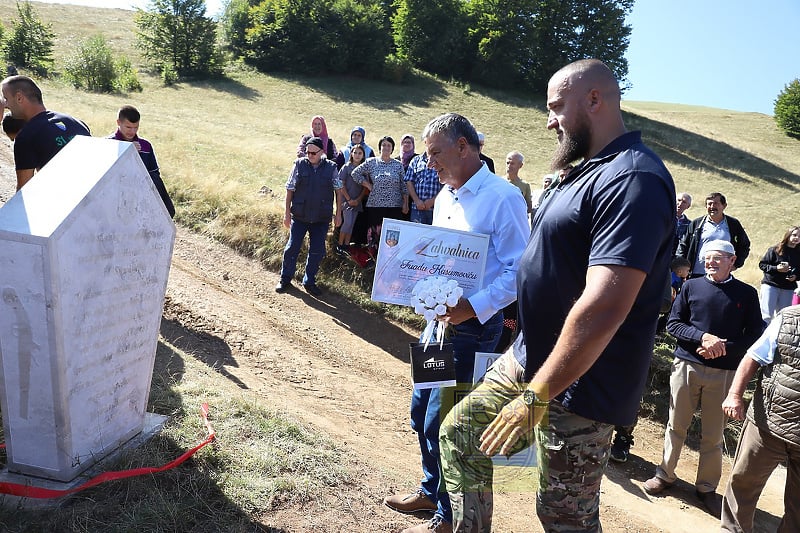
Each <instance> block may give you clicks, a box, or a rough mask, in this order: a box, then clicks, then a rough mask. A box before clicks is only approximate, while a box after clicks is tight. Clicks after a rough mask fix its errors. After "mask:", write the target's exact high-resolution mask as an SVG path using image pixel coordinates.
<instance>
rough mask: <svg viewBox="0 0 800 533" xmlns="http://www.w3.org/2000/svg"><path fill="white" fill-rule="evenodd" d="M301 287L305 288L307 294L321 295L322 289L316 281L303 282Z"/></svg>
mask: <svg viewBox="0 0 800 533" xmlns="http://www.w3.org/2000/svg"><path fill="white" fill-rule="evenodd" d="M303 288H304V289H305V290H306V292H307V293H308V294H310V295H311V296H317V297H319V296H322V289H320V288H319V287H318V286H317V284H316V283H304V284H303Z"/></svg>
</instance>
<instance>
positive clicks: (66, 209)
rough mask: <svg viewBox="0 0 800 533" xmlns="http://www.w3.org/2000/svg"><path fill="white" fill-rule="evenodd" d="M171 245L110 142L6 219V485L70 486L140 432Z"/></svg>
mask: <svg viewBox="0 0 800 533" xmlns="http://www.w3.org/2000/svg"><path fill="white" fill-rule="evenodd" d="M174 240H175V226H174V224H173V223H172V220H171V219H170V216H169V214H168V213H167V210H166V208H165V207H164V204H163V203H162V201H161V198H160V197H159V195H158V192H156V189H155V186H154V185H153V183H152V181H151V179H150V176H149V175H148V173H147V170H146V169H145V167H144V164H142V161H141V159H140V158H139V154H138V153H137V151H136V148H135V147H134V146H133V145H132V144H131V143H125V142H119V141H114V140H110V139H99V138H91V137H80V136H79V137H75V138H74V139H73V140H72V141H71V142H70V143H69V144H68V145H67V146H66V147H64V148H63V149H62V150H61V151H60V152H59V153H58V154H57V155H56V156H55V157H54V158H53V159H52V160H51V161H50V162H49V163H48V164H47V165H45V167H44V168H42V170H41V171H40V172H38V173H37V174H36V175H35V176H34V177H33V179H32V180H31V181H30V182H28V183H27V184H26V185H25V186H24V187H23V188H22V189H21V190H20V191H19V192H17V194H16V195H14V196H13V197H12V198H11V199H10V200H9V201H8V202H7V203H6V204H5V205H4V206H3V207H2V208H1V209H0V407H1V408H2V413H1V414H0V416H2V419H3V430H4V432H5V442H6V452H7V457H8V461H7V469H8V472H10V473H15V474H24V475H29V476H37V477H42V478H46V479H49V480H55V481H61V482H68V481H70V480H72V479H73V478H75V477H76V476H77V475H78V474H80V473H81V472H83V471H84V470H85V469H87V468H88V467H90V466H91V465H93V464H94V463H96V462H97V461H99V460H100V459H102V458H103V457H104V456H106V455H108V454H109V453H110V452H112V451H114V450H115V449H116V448H118V447H119V446H120V445H122V444H123V443H124V442H126V441H127V440H129V439H130V438H132V437H133V436H135V435H136V434H137V433H139V432H140V431H141V430H142V427H143V423H144V418H145V409H146V407H147V399H148V395H149V391H150V381H151V377H152V371H153V363H154V361H155V353H156V348H157V344H158V332H159V327H160V321H161V312H162V308H163V304H164V295H165V292H166V287H167V277H168V274H169V265H170V259H171V256H172V247H173V244H174Z"/></svg>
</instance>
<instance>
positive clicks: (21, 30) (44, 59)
mask: <svg viewBox="0 0 800 533" xmlns="http://www.w3.org/2000/svg"><path fill="white" fill-rule="evenodd" d="M17 15H18V16H19V20H14V21H12V22H11V33H10V34H9V36H8V40H6V42H5V44H4V46H3V52H4V53H5V56H6V61H8V62H10V63H12V64H14V65H16V66H17V67H25V68H29V69H31V70H34V71H36V72H37V73H39V74H46V73H47V71H48V69H49V68H50V66H51V65H52V64H53V42H54V39H55V34H54V33H53V29H52V25H51V24H45V23H44V22H42V20H41V19H40V18H39V17H38V16H37V14H36V11H34V9H33V7H32V6H31V3H30V2H20V3H17Z"/></svg>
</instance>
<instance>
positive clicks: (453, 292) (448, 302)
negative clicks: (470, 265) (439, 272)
mask: <svg viewBox="0 0 800 533" xmlns="http://www.w3.org/2000/svg"><path fill="white" fill-rule="evenodd" d="M463 294H464V289H462V288H461V287H459V286H458V282H457V281H456V280H453V279H448V278H446V277H444V276H430V277H427V278H423V279H421V280H419V281H418V282H417V283H416V285H414V288H413V289H411V304H412V305H413V306H414V312H415V313H417V314H418V315H422V316H423V317H424V318H425V320H427V321H428V325H427V326H426V327H425V331H424V332H423V335H422V338H424V339H425V348H427V347H428V343H429V342H430V340H431V338H432V337H433V334H434V331H435V332H436V340H437V341H438V342H439V344H440V345H441V344H442V343H443V342H444V331H445V325H444V324H443V323H442V321H441V320H440V319H441V317H443V316H444V315H445V313H447V308H448V307H454V306H455V305H456V304H457V303H458V300H459V298H461V296H463Z"/></svg>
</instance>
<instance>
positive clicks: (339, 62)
mask: <svg viewBox="0 0 800 533" xmlns="http://www.w3.org/2000/svg"><path fill="white" fill-rule="evenodd" d="M236 1H237V2H244V1H245V0H236ZM243 9H244V8H243V4H239V6H238V7H237V8H236V9H235V10H232V11H231V13H230V14H231V16H235V17H237V21H245V23H246V24H247V25H248V26H247V27H246V28H245V30H244V41H245V43H246V44H245V45H244V50H243V52H244V53H243V54H242V55H243V56H244V57H245V59H246V60H247V61H249V62H250V63H253V64H254V65H256V66H257V67H258V68H260V69H263V70H278V71H294V72H315V73H322V72H340V73H350V74H355V75H367V76H371V75H377V74H379V73H380V72H381V71H382V68H383V64H384V60H385V59H386V56H387V55H388V54H389V53H390V51H391V35H390V33H389V31H388V29H387V28H386V27H385V25H384V24H385V23H384V20H385V18H384V16H383V11H382V9H381V6H380V4H379V3H378V2H376V1H372V0H331V1H327V2H319V1H318V0H262V1H261V2H260V3H259V4H258V5H255V6H252V7H249V8H248V9H247V12H246V17H245V16H244V15H243ZM237 21H235V20H233V19H231V21H230V25H231V26H233V25H234V24H237V25H238V26H239V27H241V22H237ZM226 24H227V22H226ZM240 35H242V33H241V31H240V30H237V32H235V33H234V36H236V37H237V39H238V41H237V42H240V41H241V38H240V37H238V36H240ZM231 46H232V48H233V42H231Z"/></svg>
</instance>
